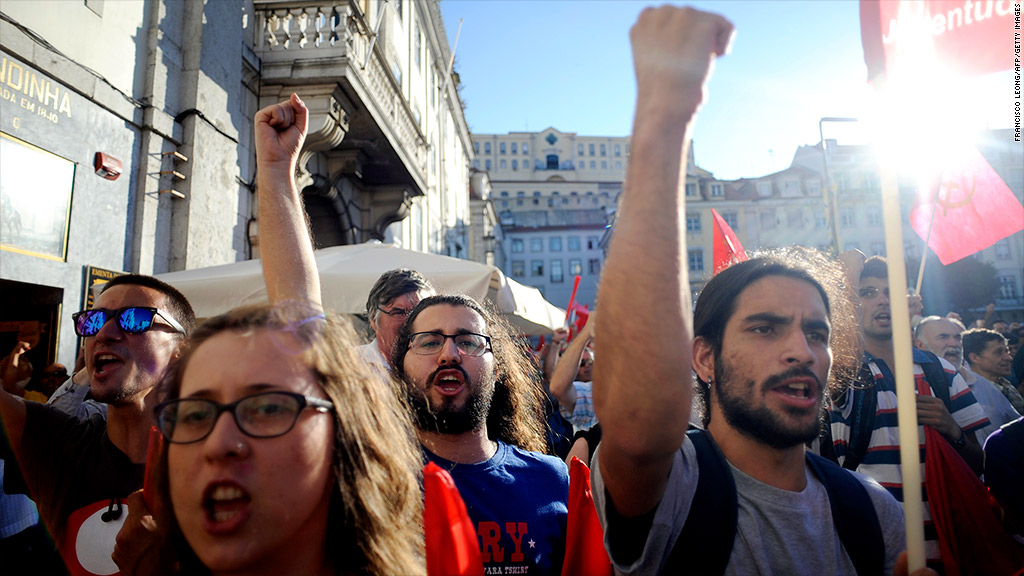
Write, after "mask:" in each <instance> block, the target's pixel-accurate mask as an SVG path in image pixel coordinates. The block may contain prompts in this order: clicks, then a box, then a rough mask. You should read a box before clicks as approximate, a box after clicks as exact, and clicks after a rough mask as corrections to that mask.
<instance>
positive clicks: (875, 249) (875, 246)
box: [871, 242, 885, 256]
mask: <svg viewBox="0 0 1024 576" xmlns="http://www.w3.org/2000/svg"><path fill="white" fill-rule="evenodd" d="M871 255H872V256H885V244H884V243H882V242H872V243H871Z"/></svg>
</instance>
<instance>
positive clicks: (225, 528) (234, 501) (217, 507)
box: [203, 482, 252, 534]
mask: <svg viewBox="0 0 1024 576" xmlns="http://www.w3.org/2000/svg"><path fill="white" fill-rule="evenodd" d="M250 502H252V498H251V497H250V496H249V493H248V492H246V491H245V490H244V489H243V488H242V487H241V486H239V485H238V484H235V483H234V482H212V483H210V484H209V485H207V487H206V490H205V491H204V492H203V527H204V528H205V529H206V531H207V532H209V533H211V534H225V533H228V532H232V531H234V530H236V529H237V528H238V527H239V526H241V525H242V523H244V522H245V520H246V519H247V518H248V517H249V503H250Z"/></svg>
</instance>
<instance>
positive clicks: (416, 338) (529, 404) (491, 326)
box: [392, 296, 569, 574]
mask: <svg viewBox="0 0 1024 576" xmlns="http://www.w3.org/2000/svg"><path fill="white" fill-rule="evenodd" d="M392 370H393V373H394V375H395V377H396V378H397V379H398V380H399V381H401V382H402V383H404V384H405V390H406V393H407V396H408V399H409V402H410V405H411V406H412V408H413V419H414V421H415V423H416V427H417V429H418V434H419V439H420V442H421V443H422V444H423V449H424V451H425V453H426V455H427V457H428V458H429V459H430V460H431V461H433V462H435V463H436V464H437V465H439V466H441V467H443V468H445V469H446V470H448V472H449V473H450V474H451V475H452V478H453V479H454V480H455V485H456V486H457V487H458V489H459V493H460V494H461V495H462V498H463V500H464V501H465V502H466V510H467V512H468V513H469V517H470V519H471V520H472V521H473V523H474V524H475V525H476V529H477V535H478V537H479V538H480V551H481V553H482V557H483V561H484V567H485V571H486V573H488V574H510V573H515V574H553V573H558V572H560V570H561V565H562V556H563V553H564V547H565V526H566V517H567V514H568V504H567V502H568V497H569V476H568V471H567V469H566V466H565V464H564V463H563V462H562V461H561V460H559V459H557V458H555V457H553V456H547V455H544V454H541V453H540V452H541V451H542V450H543V449H544V447H545V445H546V440H545V437H544V428H543V420H541V418H540V406H541V402H542V400H543V397H542V396H541V394H542V391H541V388H540V387H539V386H538V385H537V383H536V382H534V381H533V380H531V378H530V375H531V374H533V371H532V370H531V369H530V366H529V364H528V363H527V360H526V357H525V356H524V355H523V354H522V352H521V351H520V348H519V347H518V346H517V345H516V344H515V342H514V340H513V339H512V338H511V335H510V334H509V332H508V329H507V327H506V326H505V325H504V324H503V323H502V322H501V321H500V320H499V319H498V318H496V317H495V316H494V315H493V314H492V313H491V312H490V311H489V310H487V309H485V308H484V307H482V306H480V305H479V304H478V303H477V302H476V301H474V300H472V299H471V298H468V297H465V296H431V297H429V298H426V299H424V300H422V301H421V302H420V303H419V305H417V306H416V308H415V309H414V310H413V312H412V314H410V316H409V321H408V322H406V324H405V326H404V327H403V328H402V330H401V331H400V332H399V334H398V340H397V341H396V343H395V352H394V365H393V366H392Z"/></svg>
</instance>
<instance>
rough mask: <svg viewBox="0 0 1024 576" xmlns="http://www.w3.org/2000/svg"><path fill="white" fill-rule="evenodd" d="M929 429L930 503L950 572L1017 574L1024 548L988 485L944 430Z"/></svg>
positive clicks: (966, 575) (961, 574)
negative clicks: (1003, 520) (999, 514)
mask: <svg viewBox="0 0 1024 576" xmlns="http://www.w3.org/2000/svg"><path fill="white" fill-rule="evenodd" d="M924 429H925V485H926V486H927V490H928V507H929V508H930V509H931V512H932V520H933V521H934V522H935V530H936V531H937V532H938V535H939V550H940V552H941V553H942V563H943V565H944V566H945V568H946V576H970V575H979V576H980V575H992V576H997V575H1003V574H1015V573H1017V571H1018V570H1020V569H1021V568H1022V567H1024V553H1022V552H1021V551H1020V549H1019V548H1018V547H1017V544H1016V542H1014V540H1013V538H1011V537H1010V535H1009V534H1008V533H1007V532H1006V530H1005V529H1003V526H1002V524H1001V523H1000V522H999V518H998V517H997V516H996V513H995V510H994V509H993V505H994V503H993V502H992V500H991V499H990V496H989V493H988V490H987V489H986V488H985V486H984V485H983V484H982V483H981V481H980V480H978V477H977V476H975V475H974V472H973V471H972V470H971V468H970V467H969V466H968V465H967V463H966V462H964V460H963V458H961V457H960V455H959V454H957V453H956V450H955V449H954V448H953V447H952V446H950V445H949V443H948V442H946V440H945V439H944V438H943V437H942V435H941V434H939V433H938V432H936V431H935V429H934V428H932V427H931V426H925V427H924Z"/></svg>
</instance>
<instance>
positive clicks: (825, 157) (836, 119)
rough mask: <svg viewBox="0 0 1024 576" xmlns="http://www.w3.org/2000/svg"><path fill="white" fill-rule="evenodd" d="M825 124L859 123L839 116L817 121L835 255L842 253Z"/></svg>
mask: <svg viewBox="0 0 1024 576" xmlns="http://www.w3.org/2000/svg"><path fill="white" fill-rule="evenodd" d="M826 122H860V120H859V119H857V118H844V117H841V116H826V117H824V118H822V119H820V120H818V138H820V140H821V162H822V164H823V165H824V166H825V202H826V203H828V204H831V205H832V227H831V234H832V246H834V247H835V250H836V255H838V254H839V253H840V252H842V251H843V246H842V243H841V241H840V240H839V199H838V194H837V193H836V192H837V191H836V188H835V187H833V185H832V178H831V176H830V175H829V171H828V146H827V144H826V143H825V130H824V124H825V123H826Z"/></svg>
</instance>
